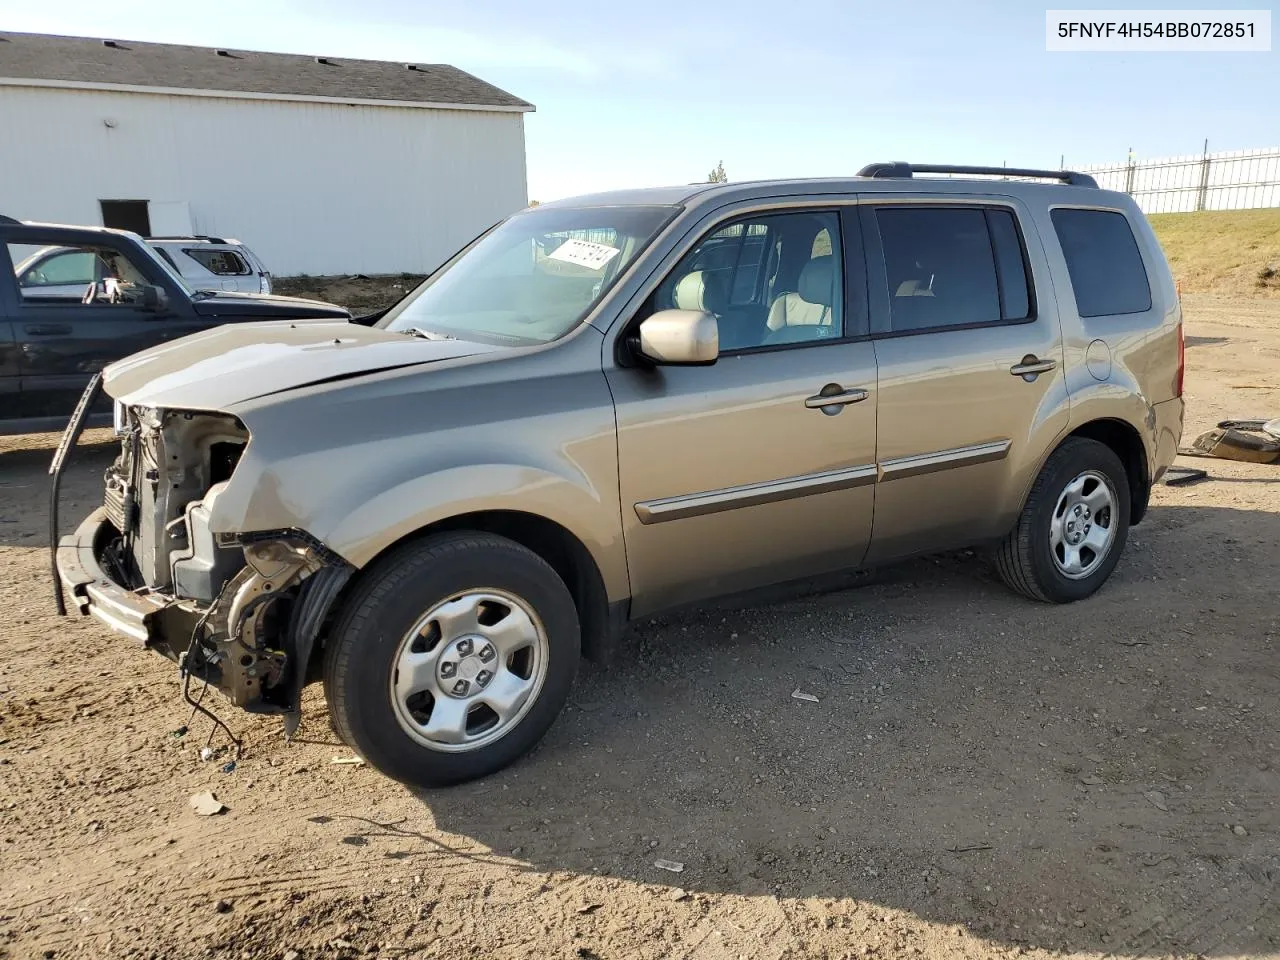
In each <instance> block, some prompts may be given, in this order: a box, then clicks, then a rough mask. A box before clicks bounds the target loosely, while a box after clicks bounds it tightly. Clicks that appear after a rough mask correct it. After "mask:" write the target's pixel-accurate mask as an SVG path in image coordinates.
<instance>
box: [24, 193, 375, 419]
mask: <svg viewBox="0 0 1280 960" xmlns="http://www.w3.org/2000/svg"><path fill="white" fill-rule="evenodd" d="M39 253H47V254H48V255H45V256H36V254H39ZM19 274H21V275H19ZM85 276H91V277H94V278H95V279H94V281H93V282H92V283H87V284H83V285H82V286H79V287H78V288H76V287H74V285H73V286H69V285H68V283H67V278H69V277H79V278H83V277H85ZM312 318H315V319H325V320H329V321H334V320H349V319H351V314H350V313H349V312H348V311H347V310H345V309H343V308H342V307H336V306H333V305H332V304H328V303H320V302H318V301H315V300H299V299H294V298H292V297H273V296H265V295H260V294H248V293H210V292H208V291H196V290H192V289H191V287H190V286H188V284H187V282H186V281H185V280H184V279H183V278H182V277H181V276H180V275H179V274H178V272H177V271H176V270H174V269H173V268H172V267H170V266H169V265H168V264H167V263H165V262H164V261H163V260H162V259H161V258H160V257H159V256H157V255H156V253H155V251H154V250H152V249H151V248H150V247H149V246H147V244H146V243H145V242H144V241H143V239H142V238H141V237H139V236H138V235H137V234H133V233H128V232H126V231H123V230H108V229H106V228H103V227H70V226H60V225H56V224H47V223H24V222H20V221H18V220H14V219H12V218H11V217H4V216H0V433H31V432H36V431H41V430H59V429H61V428H62V427H64V426H65V425H66V422H67V417H68V416H70V415H71V411H72V410H73V409H74V408H75V405H76V401H77V400H78V399H79V397H80V394H81V393H83V392H84V388H85V386H86V385H87V384H88V383H89V379H90V377H92V376H93V374H95V373H96V372H98V371H99V370H101V369H102V368H103V367H104V366H105V365H106V364H108V363H111V362H112V361H114V360H119V359H121V358H122V357H126V356H128V355H129V354H132V353H137V352H138V351H139V350H143V349H146V348H147V347H153V346H155V345H157V344H159V343H162V342H163V341H166V340H173V339H176V338H177V337H183V336H186V335H187V334H190V333H196V332H198V331H200V330H207V329H209V328H210V327H216V326H220V325H221V324H224V323H242V322H246V321H255V320H257V321H261V320H298V319H312ZM110 418H111V408H110V406H109V405H108V403H107V402H106V401H105V400H104V401H103V402H102V404H101V405H100V406H99V407H95V408H94V412H93V418H92V419H91V420H90V424H91V425H93V424H106V423H109V422H110Z"/></svg>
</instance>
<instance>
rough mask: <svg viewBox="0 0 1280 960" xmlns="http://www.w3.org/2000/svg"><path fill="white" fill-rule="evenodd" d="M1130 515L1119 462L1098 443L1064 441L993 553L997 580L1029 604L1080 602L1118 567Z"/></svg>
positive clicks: (1125, 476) (1082, 439) (1126, 482)
mask: <svg viewBox="0 0 1280 960" xmlns="http://www.w3.org/2000/svg"><path fill="white" fill-rule="evenodd" d="M1129 511H1130V503H1129V478H1128V474H1127V473H1126V471H1125V468H1124V464H1123V463H1121V462H1120V458H1119V457H1117V456H1116V454H1115V452H1114V451H1113V450H1112V449H1111V448H1110V447H1108V446H1106V445H1105V444H1102V443H1099V442H1098V441H1096V440H1089V439H1087V438H1085V437H1069V438H1068V439H1067V440H1065V441H1064V442H1063V443H1062V445H1061V446H1060V447H1058V449H1057V450H1055V451H1054V452H1053V454H1052V455H1051V456H1050V457H1049V459H1048V460H1047V461H1046V462H1045V465H1044V467H1043V468H1042V469H1041V471H1040V475H1039V476H1038V477H1036V482H1035V483H1034V484H1033V485H1032V487H1031V493H1030V495H1028V497H1027V502H1026V505H1025V506H1024V507H1023V508H1022V514H1021V516H1019V518H1018V522H1017V523H1016V524H1015V525H1014V528H1013V530H1011V531H1010V532H1009V535H1008V536H1007V537H1006V538H1005V540H1004V542H1003V543H1002V544H1001V545H1000V547H999V548H998V549H997V551H996V568H997V570H999V572H1000V576H1001V579H1003V580H1004V582H1005V583H1006V584H1008V585H1009V586H1010V587H1012V588H1013V589H1014V590H1017V591H1018V592H1019V593H1021V594H1023V595H1024V596H1027V597H1030V598H1031V599H1033V600H1041V601H1044V602H1046V603H1071V602H1073V601H1075V600H1083V599H1084V598H1085V597H1087V596H1090V595H1091V594H1093V593H1094V592H1095V591H1096V590H1097V589H1098V588H1099V587H1101V586H1102V584H1103V583H1104V582H1106V580H1107V578H1108V577H1109V576H1111V571H1112V570H1114V569H1115V567H1116V564H1117V563H1119V561H1120V554H1121V552H1123V550H1124V545H1125V541H1126V540H1127V539H1128V535H1129Z"/></svg>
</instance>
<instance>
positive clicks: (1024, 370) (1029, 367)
mask: <svg viewBox="0 0 1280 960" xmlns="http://www.w3.org/2000/svg"><path fill="white" fill-rule="evenodd" d="M1057 365H1058V361H1057V360H1041V359H1040V358H1039V357H1037V356H1036V355H1035V354H1034V353H1028V354H1027V355H1026V356H1025V357H1023V358H1022V360H1021V361H1019V362H1018V363H1015V364H1014V365H1013V366H1012V367H1010V368H1009V372H1010V373H1011V374H1013V375H1014V376H1015V377H1029V378H1031V379H1035V377H1036V375H1037V374H1041V373H1048V372H1049V371H1050V370H1052V369H1053V368H1054V367H1056V366H1057Z"/></svg>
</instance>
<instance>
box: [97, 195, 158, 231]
mask: <svg viewBox="0 0 1280 960" xmlns="http://www.w3.org/2000/svg"><path fill="white" fill-rule="evenodd" d="M98 204H99V205H100V206H101V207H102V225H103V226H104V227H111V228H112V229H114V230H130V231H132V232H133V233H136V234H138V236H140V237H149V236H151V216H150V214H149V213H148V212H147V201H146V200H99V201H98Z"/></svg>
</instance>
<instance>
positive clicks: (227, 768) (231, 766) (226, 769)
mask: <svg viewBox="0 0 1280 960" xmlns="http://www.w3.org/2000/svg"><path fill="white" fill-rule="evenodd" d="M235 768H236V762H235V761H234V760H232V761H230V762H228V763H224V764H223V765H222V772H223V773H231V772H232V771H234V770H235Z"/></svg>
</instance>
